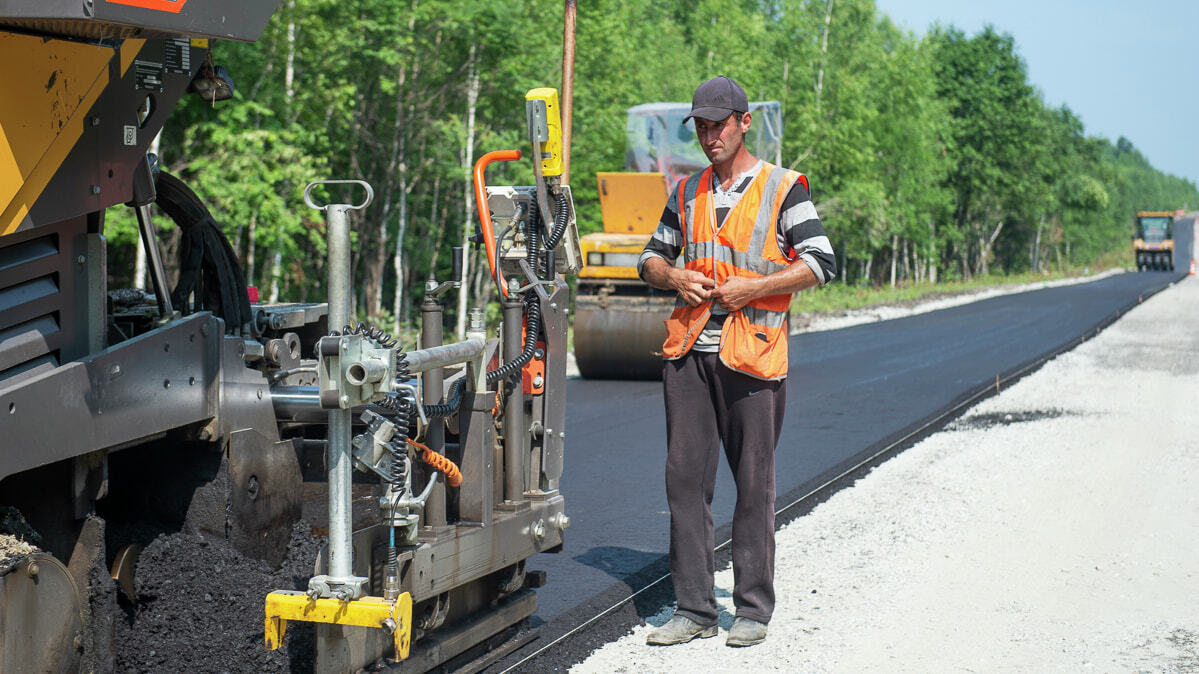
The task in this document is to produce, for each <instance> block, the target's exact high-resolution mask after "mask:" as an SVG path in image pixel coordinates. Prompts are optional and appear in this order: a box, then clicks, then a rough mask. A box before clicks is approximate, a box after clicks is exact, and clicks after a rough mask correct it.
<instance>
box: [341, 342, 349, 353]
mask: <svg viewBox="0 0 1199 674" xmlns="http://www.w3.org/2000/svg"><path fill="white" fill-rule="evenodd" d="M341 350H342V351H349V350H350V345H349V344H348V343H346V342H345V341H342V343H341Z"/></svg>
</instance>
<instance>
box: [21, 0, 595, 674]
mask: <svg viewBox="0 0 1199 674" xmlns="http://www.w3.org/2000/svg"><path fill="white" fill-rule="evenodd" d="M276 5H277V2H276V0H260V1H247V0H190V1H189V0H83V1H82V2H73V3H68V2H58V1H57V0H56V1H53V2H25V1H19V0H0V59H3V62H4V63H5V64H6V66H5V67H4V68H3V69H0V438H2V439H0V671H4V672H9V671H12V672H18V671H54V672H71V671H101V672H103V671H112V670H113V668H114V652H115V650H116V647H115V640H116V639H117V631H116V629H115V625H116V622H117V621H118V620H121V619H123V614H122V612H121V609H120V608H119V607H118V600H117V593H118V591H125V592H127V593H133V592H135V589H134V588H135V587H136V583H135V582H134V578H135V573H136V569H137V567H138V554H139V552H138V551H139V549H140V547H141V546H140V544H139V541H140V542H141V543H148V540H149V539H150V538H153V537H154V536H155V535H157V534H158V533H160V532H162V531H164V529H162V528H161V526H160V525H162V523H163V522H167V524H168V525H169V526H170V527H174V530H176V531H180V530H182V531H186V532H190V533H192V534H195V535H198V536H204V537H209V538H210V539H211V540H213V541H217V542H219V544H220V545H223V546H228V547H230V548H232V549H233V550H235V551H236V552H237V553H239V554H241V555H244V556H245V557H247V558H252V559H256V560H262V562H263V564H265V565H267V566H270V565H277V564H279V563H280V561H281V560H282V559H283V557H284V555H285V554H286V551H287V546H288V540H289V535H290V532H291V530H292V528H293V525H295V523H296V522H297V521H299V520H300V518H301V515H302V513H303V512H304V508H305V502H304V499H305V497H306V494H307V493H308V487H310V486H311V484H309V483H307V482H306V481H305V477H306V476H305V468H304V466H305V465H311V464H316V465H320V466H322V467H324V466H325V465H326V464H327V466H328V478H329V482H328V488H327V489H326V488H325V487H324V485H319V486H320V487H321V491H322V493H321V496H322V497H323V498H324V499H325V500H326V501H327V505H328V508H327V516H328V523H327V526H328V534H329V544H328V545H327V547H326V548H325V550H324V552H322V553H321V554H320V558H319V559H316V560H313V562H314V571H318V570H319V572H318V573H314V574H313V578H312V580H311V581H310V582H309V583H308V585H307V588H305V589H302V590H300V591H298V593H296V594H290V595H289V594H286V593H284V594H272V595H271V596H270V598H269V599H268V600H267V602H266V613H265V616H264V617H265V621H264V622H263V623H261V624H262V625H263V626H264V633H265V635H266V637H267V641H268V643H269V645H272V646H277V645H278V644H279V643H280V641H283V642H285V643H286V641H287V637H286V636H285V635H286V634H287V625H288V623H294V622H296V621H306V622H313V623H318V627H317V645H316V649H315V650H316V663H315V667H316V669H317V670H319V671H354V670H356V669H358V668H361V667H366V666H384V667H388V666H390V667H394V668H396V669H398V670H401V671H407V670H414V671H424V670H427V669H430V668H432V667H435V666H437V665H438V664H440V663H442V662H444V661H445V660H447V659H448V658H452V657H454V656H455V655H457V654H459V653H461V652H463V651H465V650H467V649H469V648H470V647H472V646H474V645H475V644H478V643H479V642H480V641H482V640H485V639H489V638H491V637H492V636H493V635H495V634H497V633H499V632H501V631H503V630H504V629H505V628H506V627H507V626H510V625H512V624H514V623H517V622H519V621H520V620H522V619H524V618H525V617H527V616H529V615H530V614H531V613H532V612H533V610H534V608H535V605H536V600H535V595H534V594H533V592H532V588H533V587H535V586H537V585H538V584H539V583H540V582H541V580H542V578H541V577H540V576H539V575H538V574H536V573H533V572H531V571H530V570H527V569H526V565H525V564H526V560H527V559H528V558H529V557H530V556H531V555H533V554H535V553H537V552H542V551H552V550H556V549H560V547H561V545H562V541H563V536H564V531H565V529H566V527H567V526H568V524H569V520H568V518H567V516H566V514H565V510H564V502H563V497H562V495H561V494H560V493H559V491H558V480H559V478H560V476H561V474H562V468H563V454H564V445H565V402H564V400H563V394H564V391H565V360H566V326H567V309H568V306H569V301H568V297H567V292H568V291H567V287H566V284H565V282H564V280H563V279H564V276H566V275H570V274H573V273H576V272H577V271H578V269H579V267H580V266H581V259H580V254H579V250H578V239H577V236H576V235H575V230H574V207H573V202H572V201H571V194H570V188H569V185H566V184H563V181H562V180H561V178H560V175H559V172H560V164H561V160H562V149H563V148H562V140H561V132H560V129H561V124H560V121H559V119H558V110H557V98H556V94H555V92H553V91H552V90H535V91H533V92H530V94H529V97H528V100H527V102H526V106H527V116H528V119H529V137H530V145H529V148H528V149H529V150H530V151H531V156H532V157H533V158H534V162H533V165H534V168H535V175H536V181H535V184H534V185H532V186H505V187H487V186H486V185H484V182H483V180H484V171H485V169H486V166H487V165H488V164H489V163H491V162H493V161H497V160H503V161H514V160H517V159H518V158H519V157H520V156H521V152H519V151H508V152H501V153H498V154H497V153H492V154H490V155H487V156H484V157H483V158H482V159H480V162H479V164H478V165H476V170H475V183H476V189H477V191H478V201H479V206H480V209H479V210H480V216H481V226H480V230H481V233H480V236H481V237H482V238H481V240H482V241H483V242H484V243H485V245H486V248H487V251H488V260H489V264H490V267H491V270H492V274H493V277H494V278H495V279H496V281H497V284H498V286H497V287H498V289H499V296H500V304H501V307H502V311H501V313H502V316H501V320H500V321H499V327H498V328H496V330H497V331H498V332H497V333H495V334H489V329H488V327H487V325H485V323H484V320H483V314H482V312H481V310H477V311H475V312H473V313H472V316H471V322H470V325H471V331H470V335H469V337H468V339H466V340H465V341H463V342H459V343H454V344H443V343H442V341H443V340H442V336H441V316H442V308H441V299H440V298H441V297H442V296H443V295H444V294H445V293H446V292H448V291H449V290H451V289H452V288H453V287H454V285H455V284H454V282H453V281H447V282H445V283H436V282H431V283H430V284H429V285H428V286H427V288H426V293H425V301H424V304H423V305H422V308H421V310H422V316H423V318H424V320H423V323H422V343H421V348H405V347H402V346H401V345H399V344H397V343H396V341H395V340H394V339H392V338H391V337H390V336H389V335H386V334H385V333H383V332H382V331H381V330H378V329H376V328H373V327H371V326H368V325H365V324H358V323H356V322H354V321H352V320H351V319H350V315H349V313H348V308H349V304H348V300H347V299H346V296H347V293H348V290H349V287H350V284H351V283H352V279H350V277H349V271H348V270H349V266H348V262H347V259H348V251H347V247H348V243H347V241H348V233H347V232H346V229H345V227H346V220H347V218H348V217H349V214H350V213H351V212H352V211H353V210H354V209H357V208H369V201H370V196H369V191H368V188H369V186H368V185H365V184H361V183H358V182H355V184H353V185H317V184H314V185H313V186H311V188H310V190H309V192H308V193H307V195H306V200H307V201H308V202H309V204H308V205H309V206H312V207H313V208H317V209H319V211H320V212H321V213H322V214H323V216H324V218H325V221H326V223H327V226H328V228H329V235H330V264H329V267H328V270H329V273H330V278H329V289H330V298H329V302H328V303H315V304H282V305H267V304H252V303H251V302H250V299H249V297H248V295H247V290H246V283H245V279H244V277H243V275H242V273H241V270H240V266H239V263H238V259H237V255H236V253H235V252H234V250H233V248H232V246H231V245H230V244H229V242H228V241H227V240H226V239H225V237H224V235H223V234H222V233H221V229H220V227H219V226H218V225H217V224H216V223H215V221H214V220H213V218H212V216H211V214H210V213H209V212H208V210H207V208H205V206H204V204H203V202H202V201H201V199H200V198H199V197H198V196H197V195H196V194H195V193H194V192H193V191H192V190H191V189H190V188H189V187H188V186H187V185H186V184H185V183H184V182H183V181H181V180H179V179H178V178H176V177H174V176H171V175H169V174H168V173H167V172H166V171H163V170H160V167H158V166H157V165H156V162H155V159H154V157H153V156H151V155H149V154H148V152H147V151H148V149H149V146H150V143H151V141H152V139H153V138H154V137H155V136H156V135H157V134H158V133H159V131H160V130H161V128H162V126H163V123H164V121H165V120H166V119H167V117H168V115H169V114H170V112H171V110H172V109H174V108H175V106H176V105H177V104H178V102H179V101H180V99H181V98H182V97H183V96H184V95H186V94H188V93H189V92H190V93H193V94H195V95H198V96H200V97H202V98H203V99H204V100H205V101H212V102H215V101H217V100H222V99H225V98H228V97H230V96H232V80H231V79H230V77H229V75H228V73H226V72H225V70H224V69H223V68H221V67H219V66H215V65H213V64H212V61H211V56H210V55H211V49H212V46H213V42H214V41H215V40H219V39H231V40H255V39H257V38H258V37H259V35H260V34H261V33H262V31H263V30H264V27H265V26H266V24H267V21H268V20H269V18H270V16H271V14H272V13H273V11H274V9H275V6H276ZM318 182H320V181H318ZM342 188H353V189H357V190H360V191H359V192H358V193H357V195H356V196H355V198H354V199H353V200H348V203H328V202H327V201H324V200H322V195H330V194H338V192H337V190H338V189H342ZM121 204H126V205H128V206H129V207H130V208H132V209H134V211H135V213H136V215H137V219H138V223H139V230H140V234H141V237H142V244H143V246H144V247H145V249H146V253H147V259H148V261H149V268H150V269H149V276H150V278H151V281H152V286H153V288H152V291H151V292H144V291H141V290H135V289H131V288H110V287H108V283H109V279H110V278H111V275H110V269H109V260H108V255H107V241H106V238H105V212H106V209H108V208H109V207H112V206H117V205H121ZM151 205H157V207H158V209H159V210H160V211H162V212H163V213H165V214H166V215H167V216H168V217H169V218H170V219H172V220H173V221H174V222H175V224H176V225H177V226H178V227H179V228H180V230H181V231H182V236H183V237H184V239H185V240H186V241H188V242H190V245H191V249H190V250H191V252H192V253H193V254H192V255H191V256H190V257H189V258H188V259H187V260H184V259H182V258H181V260H180V267H179V274H178V280H177V281H174V282H173V283H172V281H173V279H171V278H169V277H168V274H167V272H166V270H165V268H164V264H163V261H162V258H161V255H160V246H159V244H158V242H157V240H156V237H157V234H156V231H157V230H156V229H155V227H154V226H153V223H152V221H151V217H152V211H151V208H150V206H151ZM296 208H297V209H300V208H304V206H303V205H301V204H296ZM493 222H494V223H495V226H494V227H493V226H492V223H493ZM313 457H315V458H313ZM326 457H327V458H326ZM309 459H311V460H309ZM355 468H357V469H359V470H361V471H363V472H362V474H363V475H373V476H375V478H374V479H373V480H367V482H365V483H364V482H363V481H362V479H361V478H359V480H358V482H356V483H352V484H351V479H348V478H350V476H351V472H352V471H353V470H354V469H355ZM363 487H366V488H367V492H366V493H367V494H368V496H369V499H368V500H369V501H371V502H372V503H373V505H372V507H371V508H369V509H365V510H363V509H361V508H359V509H355V508H351V507H350V506H349V503H348V501H347V500H346V497H347V496H349V495H350V494H349V492H350V491H354V493H355V494H357V493H359V492H358V491H357V490H360V489H362V488H363ZM358 502H359V503H360V501H358ZM368 520H369V521H368ZM156 527H157V528H156ZM226 580H228V579H226ZM212 583H213V587H214V588H220V587H221V583H222V577H221V575H220V574H219V573H215V572H214V574H213V579H212ZM269 589H270V588H263V589H262V592H263V593H265V592H267V591H269ZM281 589H284V590H286V589H288V588H281ZM372 598H373V599H372ZM261 600H262V595H261V594H259V595H257V596H256V597H255V598H253V599H252V601H253V602H254V603H256V604H257V606H259V607H261V606H262V604H261V603H259V602H261ZM259 610H261V608H259ZM180 629H187V627H186V626H182V625H181V626H180ZM293 632H294V630H293ZM245 636H247V637H248V638H249V639H251V640H252V641H257V640H258V639H259V638H260V637H259V635H258V634H251V635H245ZM259 643H260V642H259ZM214 647H218V648H219V647H220V645H219V644H218V643H214ZM405 656H407V657H406V658H405ZM381 659H383V660H381ZM397 660H398V661H397ZM380 663H384V664H382V665H381V664H380ZM387 663H390V664H387ZM193 665H195V666H200V665H199V664H197V663H190V662H189V663H179V668H180V669H185V668H188V667H191V666H193Z"/></svg>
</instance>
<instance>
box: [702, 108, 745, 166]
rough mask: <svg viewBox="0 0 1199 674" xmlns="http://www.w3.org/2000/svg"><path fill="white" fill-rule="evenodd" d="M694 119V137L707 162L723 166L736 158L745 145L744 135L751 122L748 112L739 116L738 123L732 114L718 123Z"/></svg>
mask: <svg viewBox="0 0 1199 674" xmlns="http://www.w3.org/2000/svg"><path fill="white" fill-rule="evenodd" d="M694 119H695V136H696V138H698V139H699V144H700V147H702V148H703V150H704V154H705V155H707V157H708V161H710V162H712V163H713V164H723V163H724V162H726V161H728V160H730V159H732V158H733V157H736V156H737V153H738V152H740V151H741V147H742V146H743V145H745V133H746V132H747V131H749V124H750V120H751V117H750V114H749V113H748V112H747V113H745V114H743V115H742V116H741V121H740V123H738V122H737V116H736V115H734V114H730V115H729V116H728V117H725V118H724V119H723V120H721V121H719V122H714V121H712V120H709V119H702V118H700V117H696V118H694Z"/></svg>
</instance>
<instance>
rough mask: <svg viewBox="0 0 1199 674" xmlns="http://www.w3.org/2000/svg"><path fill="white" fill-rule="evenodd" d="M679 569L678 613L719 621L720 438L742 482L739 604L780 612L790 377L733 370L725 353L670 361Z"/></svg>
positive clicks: (736, 514)
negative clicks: (782, 436)
mask: <svg viewBox="0 0 1199 674" xmlns="http://www.w3.org/2000/svg"><path fill="white" fill-rule="evenodd" d="M662 379H663V385H664V388H665V391H666V394H665V398H666V438H667V449H666V500H667V503H668V504H669V505H670V572H671V577H672V578H673V580H674V593H675V598H676V599H677V600H678V609H677V613H678V614H679V615H683V616H686V617H688V618H690V619H691V620H694V621H695V622H697V623H699V624H701V625H705V626H707V625H714V624H716V617H717V610H716V594H715V590H714V588H713V576H714V574H715V570H716V569H715V567H716V562H715V559H714V555H713V548H714V547H715V544H716V543H715V540H714V539H715V532H714V529H713V526H712V495H713V493H714V491H715V486H716V462H717V461H718V460H719V454H720V446H721V444H723V445H724V454H725V457H726V458H727V459H728V462H729V467H730V468H731V469H732V472H733V479H734V480H735V481H736V483H737V506H736V509H735V510H734V511H733V578H734V583H733V604H734V606H735V607H736V610H737V615H738V616H740V617H744V618H749V619H751V620H756V621H758V622H763V623H767V622H770V615H771V613H773V612H774V449H775V446H777V445H778V439H779V433H780V432H781V431H782V428H783V412H784V410H785V403H786V392H787V386H786V380H783V381H762V380H760V379H755V378H754V377H750V376H749V375H745V374H741V373H740V372H736V371H734V370H731V369H729V368H728V367H727V366H725V365H724V363H722V362H720V356H719V354H716V353H701V352H696V351H691V352H689V353H688V354H687V355H685V356H683V357H682V358H680V359H678V360H668V361H666V363H665V366H664V368H663V376H662Z"/></svg>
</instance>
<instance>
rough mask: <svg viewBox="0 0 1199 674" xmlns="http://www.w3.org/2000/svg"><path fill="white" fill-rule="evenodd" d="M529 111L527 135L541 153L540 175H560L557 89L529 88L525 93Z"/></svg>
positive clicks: (560, 144) (560, 138) (559, 125)
mask: <svg viewBox="0 0 1199 674" xmlns="http://www.w3.org/2000/svg"><path fill="white" fill-rule="evenodd" d="M525 108H526V110H528V111H529V115H528V118H529V125H530V127H531V128H530V129H529V137H530V138H533V139H535V142H536V143H537V150H538V151H539V152H540V153H541V175H543V176H545V177H547V178H549V177H554V176H560V175H562V171H563V169H564V165H563V161H562V117H561V115H559V114H558V90H557V89H552V88H549V87H543V88H540V89H530V90H529V93H527V94H525Z"/></svg>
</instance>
